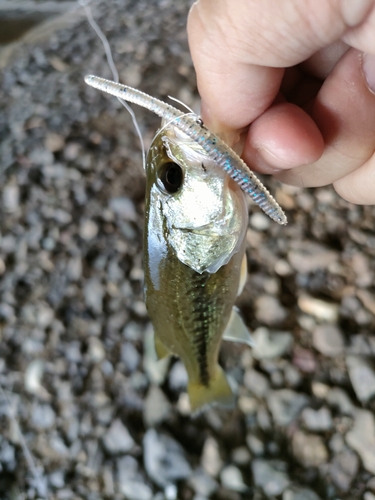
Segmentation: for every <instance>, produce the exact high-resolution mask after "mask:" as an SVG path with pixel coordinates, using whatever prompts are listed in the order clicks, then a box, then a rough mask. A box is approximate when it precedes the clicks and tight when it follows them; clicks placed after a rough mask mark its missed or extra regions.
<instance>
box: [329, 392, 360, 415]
mask: <svg viewBox="0 0 375 500" xmlns="http://www.w3.org/2000/svg"><path fill="white" fill-rule="evenodd" d="M326 401H327V403H328V404H329V405H330V406H332V407H333V408H338V409H339V410H340V412H341V413H342V414H344V415H352V413H353V410H354V406H353V403H352V402H351V400H350V398H349V396H348V395H347V394H346V392H345V391H344V390H343V389H340V387H333V388H332V389H330V390H329V392H328V393H327V396H326Z"/></svg>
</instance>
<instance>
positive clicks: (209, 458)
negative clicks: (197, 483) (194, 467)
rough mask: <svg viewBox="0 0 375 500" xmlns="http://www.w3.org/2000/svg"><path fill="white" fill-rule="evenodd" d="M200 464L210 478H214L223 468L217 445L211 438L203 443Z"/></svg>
mask: <svg viewBox="0 0 375 500" xmlns="http://www.w3.org/2000/svg"><path fill="white" fill-rule="evenodd" d="M201 464H202V467H203V469H204V470H205V471H206V472H207V474H209V475H210V476H212V477H216V476H217V475H218V474H219V472H220V471H221V469H222V467H223V461H222V460H221V456H220V450H219V444H218V442H217V441H216V439H214V438H213V437H208V438H207V439H206V441H205V443H204V446H203V450H202V458H201Z"/></svg>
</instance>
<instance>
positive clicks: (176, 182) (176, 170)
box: [158, 161, 184, 194]
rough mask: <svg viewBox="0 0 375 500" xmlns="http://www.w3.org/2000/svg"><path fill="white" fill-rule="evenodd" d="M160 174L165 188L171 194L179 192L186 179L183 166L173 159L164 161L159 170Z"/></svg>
mask: <svg viewBox="0 0 375 500" xmlns="http://www.w3.org/2000/svg"><path fill="white" fill-rule="evenodd" d="M158 176H159V180H160V182H161V183H162V185H163V188H164V190H165V191H167V193H170V194H173V193H177V191H178V190H179V189H180V187H181V186H182V181H183V180H184V174H183V171H182V168H181V167H180V165H178V164H177V163H174V162H172V161H171V162H168V163H164V165H163V166H162V167H161V169H160V170H159V172H158Z"/></svg>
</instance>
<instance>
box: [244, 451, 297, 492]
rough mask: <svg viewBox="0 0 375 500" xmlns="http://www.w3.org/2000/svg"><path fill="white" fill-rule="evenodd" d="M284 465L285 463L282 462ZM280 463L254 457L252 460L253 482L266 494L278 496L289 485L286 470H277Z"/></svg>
mask: <svg viewBox="0 0 375 500" xmlns="http://www.w3.org/2000/svg"><path fill="white" fill-rule="evenodd" d="M282 465H285V464H282ZM279 468H280V464H279V463H277V462H274V461H271V460H270V461H268V460H261V459H259V458H256V459H255V460H253V461H252V464H251V469H252V472H253V478H254V483H255V485H256V486H259V487H260V488H262V490H263V492H264V493H265V494H266V495H268V496H278V495H281V493H282V492H283V491H284V490H285V488H286V487H287V486H288V485H289V483H290V480H289V477H288V475H287V474H286V472H284V471H283V470H279Z"/></svg>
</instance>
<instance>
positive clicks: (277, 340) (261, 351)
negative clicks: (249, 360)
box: [252, 328, 293, 359]
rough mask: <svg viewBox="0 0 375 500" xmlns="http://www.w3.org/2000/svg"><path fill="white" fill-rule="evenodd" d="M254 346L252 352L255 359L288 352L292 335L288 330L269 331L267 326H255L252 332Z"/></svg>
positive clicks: (273, 356) (272, 356)
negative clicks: (255, 328)
mask: <svg viewBox="0 0 375 500" xmlns="http://www.w3.org/2000/svg"><path fill="white" fill-rule="evenodd" d="M253 339H254V343H255V346H254V348H253V351H252V354H253V356H254V358H256V359H267V358H275V357H277V356H282V355H283V354H286V353H287V352H289V350H290V348H291V346H292V342H293V337H292V334H291V333H289V332H272V333H271V332H270V331H269V330H268V329H267V328H257V330H255V332H254V333H253Z"/></svg>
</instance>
